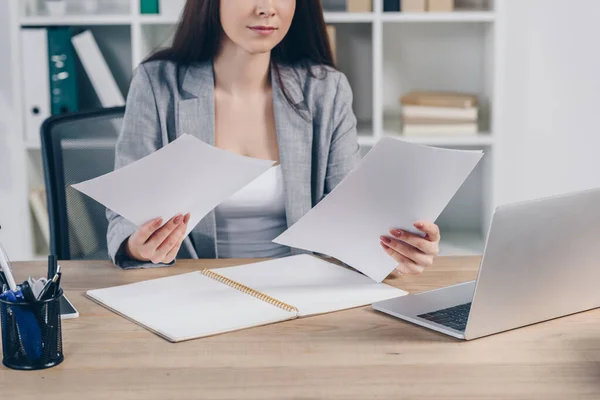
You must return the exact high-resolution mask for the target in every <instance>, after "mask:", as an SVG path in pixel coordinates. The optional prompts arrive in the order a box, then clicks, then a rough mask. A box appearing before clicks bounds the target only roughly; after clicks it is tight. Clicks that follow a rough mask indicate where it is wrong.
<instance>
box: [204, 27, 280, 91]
mask: <svg viewBox="0 0 600 400" xmlns="http://www.w3.org/2000/svg"><path fill="white" fill-rule="evenodd" d="M223 42H224V43H223V44H222V45H221V48H220V49H219V53H218V54H217V56H216V57H215V59H214V62H213V67H214V73H215V87H216V88H217V89H220V90H223V91H225V92H227V93H230V94H232V93H233V94H245V93H248V92H256V91H257V90H259V91H264V90H266V89H268V88H269V87H270V86H271V83H270V79H269V76H270V62H271V53H270V52H268V53H262V54H249V53H248V52H246V51H244V50H243V49H241V48H240V47H238V46H237V45H236V44H234V43H233V42H232V41H231V40H229V39H228V38H225V40H224V41H223Z"/></svg>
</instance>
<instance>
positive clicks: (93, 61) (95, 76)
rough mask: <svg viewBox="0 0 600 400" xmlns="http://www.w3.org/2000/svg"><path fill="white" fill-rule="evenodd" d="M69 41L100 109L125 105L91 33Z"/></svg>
mask: <svg viewBox="0 0 600 400" xmlns="http://www.w3.org/2000/svg"><path fill="white" fill-rule="evenodd" d="M71 40H72V42H73V46H74V47H75V50H76V51H77V55H78V56H79V59H80V61H81V64H82V65H83V68H84V70H85V73H86V74H87V77H88V78H89V80H90V82H91V83H92V86H93V87H94V90H95V92H96V95H97V96H98V99H99V100H100V103H101V104H102V107H105V108H108V107H118V106H123V105H125V99H124V97H123V94H122V93H121V91H120V89H119V86H118V85H117V82H116V81H115V78H114V76H113V74H112V72H111V71H110V68H109V67H108V64H107V63H106V60H105V59H104V56H103V55H102V52H101V51H100V48H99V47H98V43H97V42H96V39H94V35H93V34H92V32H91V31H89V30H86V31H83V32H82V33H80V34H78V35H76V36H73V38H72V39H71Z"/></svg>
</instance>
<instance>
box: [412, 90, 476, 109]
mask: <svg viewBox="0 0 600 400" xmlns="http://www.w3.org/2000/svg"><path fill="white" fill-rule="evenodd" d="M400 104H402V105H404V106H407V105H412V106H431V107H457V108H469V107H477V106H478V99H477V96H476V95H473V94H466V93H458V92H434V91H418V90H415V91H412V92H409V93H406V94H405V95H404V96H402V97H401V98H400Z"/></svg>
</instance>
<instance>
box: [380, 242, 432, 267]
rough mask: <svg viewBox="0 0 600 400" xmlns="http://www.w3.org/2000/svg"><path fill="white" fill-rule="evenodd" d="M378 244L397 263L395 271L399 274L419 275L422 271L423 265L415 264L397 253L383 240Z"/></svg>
mask: <svg viewBox="0 0 600 400" xmlns="http://www.w3.org/2000/svg"><path fill="white" fill-rule="evenodd" d="M380 244H381V247H383V249H384V250H385V252H386V253H387V254H388V255H389V256H391V257H392V258H393V259H394V260H395V261H396V262H397V263H398V266H397V267H396V271H397V272H398V273H399V274H400V275H419V274H421V273H422V272H423V270H424V267H422V266H419V265H417V264H415V262H414V261H412V260H411V259H409V258H407V257H405V256H404V255H402V254H400V253H398V252H397V251H395V250H394V249H392V248H391V247H389V246H388V245H386V244H385V243H384V242H383V241H382V242H381V243H380Z"/></svg>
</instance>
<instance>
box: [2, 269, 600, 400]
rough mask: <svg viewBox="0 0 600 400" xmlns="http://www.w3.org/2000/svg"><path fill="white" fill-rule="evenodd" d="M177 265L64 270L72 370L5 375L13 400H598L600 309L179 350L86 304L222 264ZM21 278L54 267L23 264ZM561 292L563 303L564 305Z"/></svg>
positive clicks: (343, 330) (321, 331)
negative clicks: (509, 321)
mask: <svg viewBox="0 0 600 400" xmlns="http://www.w3.org/2000/svg"><path fill="white" fill-rule="evenodd" d="M242 262H243V261H240V260H237V261H236V260H216V261H215V260H211V261H207V260H203V261H179V262H178V265H176V266H175V267H172V268H167V269H151V270H135V271H120V270H118V269H117V268H115V267H113V266H112V265H110V264H109V263H108V262H62V263H61V264H62V267H63V271H64V277H63V282H64V283H63V287H64V288H65V290H66V293H67V295H68V297H69V299H70V300H71V301H72V302H73V303H74V304H75V306H76V307H77V309H78V310H79V312H80V314H81V316H80V318H78V319H75V320H67V321H63V343H64V347H65V361H64V362H63V363H62V364H61V365H59V366H58V367H55V368H52V369H48V370H44V371H36V372H17V371H12V370H9V369H7V368H6V367H4V366H0V385H1V392H0V393H1V394H2V397H3V398H7V399H38V400H41V399H44V400H46V399H63V400H67V399H116V400H121V399H147V400H150V399H160V400H169V399H178V400H184V399H201V398H206V399H233V398H239V399H261V400H264V399H284V398H286V399H287V398H294V399H321V398H333V399H344V400H348V399H361V400H362V399H372V398H377V399H403V398H407V399H408V398H410V399H417V398H418V399H426V398H427V399H560V400H570V399H600V312H599V311H598V310H594V311H589V312H586V313H580V314H576V315H572V316H569V317H565V318H560V319H556V320H553V321H549V322H545V323H542V324H537V325H534V326H529V327H525V328H522V329H518V330H513V331H510V332H506V333H502V334H498V335H494V336H489V337H486V338H482V339H478V340H475V341H471V342H462V341H459V340H456V339H453V338H450V337H447V336H444V335H441V334H438V333H435V332H433V331H429V330H426V329H424V328H420V327H417V326H414V325H411V324H408V323H404V322H401V321H399V320H396V319H394V318H391V317H388V316H386V315H384V314H380V313H378V312H376V311H374V310H372V309H371V308H370V307H364V308H360V309H354V310H348V311H343V312H338V313H334V314H329V315H322V316H316V317H310V318H304V319H298V320H294V321H288V322H283V323H279V324H275V325H270V326H264V327H258V328H252V329H248V330H245V331H239V332H233V333H227V334H224V335H220V336H214V337H210V338H204V339H198V340H193V341H189V342H183V343H178V344H172V343H168V342H167V341H165V340H164V339H161V338H159V337H158V336H156V335H154V334H152V333H150V332H148V331H146V330H145V329H143V328H141V327H139V326H137V325H136V324H134V323H132V322H129V321H127V320H126V319H124V318H121V317H119V316H117V315H115V314H113V313H111V312H110V311H108V310H106V309H104V308H103V307H101V306H99V305H97V304H94V303H93V302H91V301H90V300H88V299H86V298H85V297H83V292H84V291H85V290H87V289H90V288H100V287H107V286H113V285H119V284H125V283H130V282H135V281H139V280H145V279H151V278H158V277H163V276H167V275H170V274H177V273H184V272H189V271H192V270H196V269H198V268H201V267H207V266H208V267H222V266H229V265H234V264H237V263H242ZM478 263H479V258H478V257H474V258H473V257H470V258H442V257H440V258H439V259H438V260H437V262H436V264H435V265H434V266H433V267H431V268H429V269H428V270H427V271H426V272H425V273H424V274H423V275H421V276H418V277H402V278H400V277H398V278H394V279H392V280H389V281H388V283H390V284H392V285H395V286H398V287H400V288H402V289H405V290H408V291H409V292H415V291H422V290H427V289H431V288H436V287H439V286H445V285H449V284H453V283H458V282H463V281H467V280H471V279H474V278H475V277H476V271H477V266H478ZM14 270H15V274H16V275H17V277H18V278H19V279H23V278H24V277H26V276H28V275H32V276H40V275H43V274H44V272H45V263H15V266H14ZM558 295H559V294H557V296H558Z"/></svg>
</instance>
